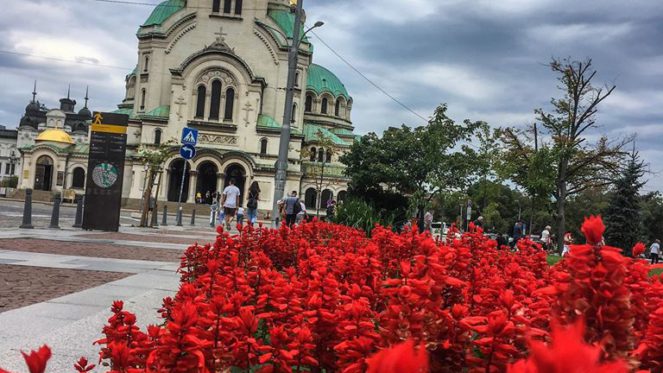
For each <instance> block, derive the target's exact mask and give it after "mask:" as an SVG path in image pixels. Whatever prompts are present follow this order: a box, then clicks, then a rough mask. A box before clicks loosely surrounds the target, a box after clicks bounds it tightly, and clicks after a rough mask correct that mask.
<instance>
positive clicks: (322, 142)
mask: <svg viewBox="0 0 663 373" xmlns="http://www.w3.org/2000/svg"><path fill="white" fill-rule="evenodd" d="M315 135H316V140H315V141H314V144H315V145H316V146H317V148H311V149H316V150H315V153H313V151H314V150H311V149H308V148H304V149H302V150H301V154H302V158H303V159H310V160H311V162H312V163H310V164H309V166H308V167H307V171H306V173H307V176H309V177H311V178H312V179H313V181H314V185H315V193H316V198H315V200H316V206H307V207H308V208H311V207H315V209H316V215H317V216H318V217H319V216H320V206H322V199H321V198H322V191H323V190H324V189H325V188H327V187H329V186H330V185H331V184H332V180H331V179H329V178H328V177H327V178H325V168H327V166H328V165H329V163H331V158H333V157H334V156H335V155H336V154H337V153H338V149H337V147H336V144H334V141H332V139H330V138H329V137H327V136H325V135H324V133H322V131H320V130H318V132H316V134H315Z"/></svg>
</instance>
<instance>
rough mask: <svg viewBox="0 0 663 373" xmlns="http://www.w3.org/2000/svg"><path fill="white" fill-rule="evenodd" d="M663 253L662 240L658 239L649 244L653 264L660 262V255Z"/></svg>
mask: <svg viewBox="0 0 663 373" xmlns="http://www.w3.org/2000/svg"><path fill="white" fill-rule="evenodd" d="M660 253H661V240H659V239H657V240H655V241H654V243H653V244H651V246H649V259H650V260H651V264H658V255H659V254H660Z"/></svg>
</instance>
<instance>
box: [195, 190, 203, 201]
mask: <svg viewBox="0 0 663 373" xmlns="http://www.w3.org/2000/svg"><path fill="white" fill-rule="evenodd" d="M202 199H203V196H202V194H201V193H200V192H196V203H203V201H202Z"/></svg>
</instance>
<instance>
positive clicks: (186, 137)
mask: <svg viewBox="0 0 663 373" xmlns="http://www.w3.org/2000/svg"><path fill="white" fill-rule="evenodd" d="M180 142H181V143H182V144H184V145H192V146H196V144H197V143H198V130H197V129H195V128H189V127H184V128H183V129H182V141H180Z"/></svg>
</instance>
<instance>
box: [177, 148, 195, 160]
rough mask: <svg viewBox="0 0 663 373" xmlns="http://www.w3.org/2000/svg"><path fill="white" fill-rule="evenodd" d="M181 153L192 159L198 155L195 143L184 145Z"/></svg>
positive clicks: (185, 157)
mask: <svg viewBox="0 0 663 373" xmlns="http://www.w3.org/2000/svg"><path fill="white" fill-rule="evenodd" d="M180 155H181V156H182V158H184V159H191V158H193V157H195V156H196V148H195V147H194V146H193V145H188V144H187V145H182V147H181V148H180Z"/></svg>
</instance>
